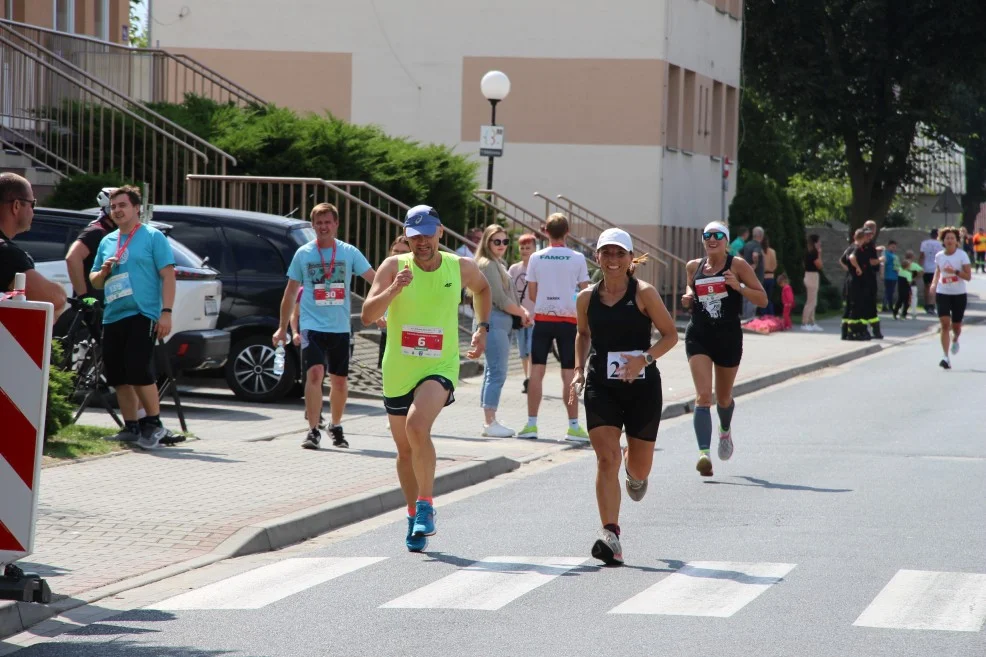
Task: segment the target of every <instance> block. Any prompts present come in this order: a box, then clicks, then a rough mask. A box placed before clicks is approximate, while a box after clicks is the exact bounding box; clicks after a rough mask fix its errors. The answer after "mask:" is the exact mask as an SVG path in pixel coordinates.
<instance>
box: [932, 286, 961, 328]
mask: <svg viewBox="0 0 986 657" xmlns="http://www.w3.org/2000/svg"><path fill="white" fill-rule="evenodd" d="M968 301H969V297H968V295H966V294H944V293H942V292H939V293H938V294H937V295H936V296H935V305H936V306H938V316H939V317H951V318H952V323H953V324H961V323H962V318H963V317H965V307H966V304H967V303H968Z"/></svg>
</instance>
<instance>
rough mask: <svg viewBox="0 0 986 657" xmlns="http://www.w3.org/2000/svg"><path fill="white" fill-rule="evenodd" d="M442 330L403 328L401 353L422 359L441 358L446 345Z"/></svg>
mask: <svg viewBox="0 0 986 657" xmlns="http://www.w3.org/2000/svg"><path fill="white" fill-rule="evenodd" d="M444 337H445V336H444V335H443V332H442V329H440V328H436V327H434V326H404V327H402V328H401V353H403V354H404V355H405V356H418V357H421V358H441V356H442V344H443V343H444Z"/></svg>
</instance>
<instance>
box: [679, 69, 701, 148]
mask: <svg viewBox="0 0 986 657" xmlns="http://www.w3.org/2000/svg"><path fill="white" fill-rule="evenodd" d="M695 82H696V80H695V71H688V70H686V71H685V85H684V89H683V91H682V95H683V98H682V100H683V102H682V104H681V105H682V107H681V114H682V116H681V132H682V137H681V149H682V150H685V151H694V150H695V120H696V118H697V114H698V110H697V108H696V107H695V99H696V88H695Z"/></svg>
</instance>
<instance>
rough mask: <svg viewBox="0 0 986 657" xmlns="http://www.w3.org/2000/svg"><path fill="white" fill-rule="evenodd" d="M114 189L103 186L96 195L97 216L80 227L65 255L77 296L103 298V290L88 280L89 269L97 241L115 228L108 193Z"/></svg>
mask: <svg viewBox="0 0 986 657" xmlns="http://www.w3.org/2000/svg"><path fill="white" fill-rule="evenodd" d="M114 191H116V188H114V187H104V188H103V189H102V190H101V191H100V192H99V196H97V197H96V201H97V202H98V203H99V207H100V212H99V218H98V219H96V220H95V221H93V222H92V223H91V224H89V225H88V226H86V227H85V228H83V229H82V232H80V233H79V236H78V237H76V238H75V241H74V242H72V246H71V247H69V250H68V254H67V255H66V256H65V264H66V266H67V267H68V277H69V279H71V281H72V289H73V290H74V291H75V296H77V297H81V296H90V297H95V298H97V299H99V300H100V301H102V299H103V291H102V290H97V289H95V288H93V286H92V283H91V282H90V281H89V271H90V270H91V269H92V263H93V262H94V261H95V260H96V249H98V248H99V243H100V242H101V241H102V239H103V238H104V237H106V235H107V234H109V233H111V232H113V231H114V230H116V223H114V222H113V219H112V218H111V217H110V213H109V205H110V194H112V193H113V192H114Z"/></svg>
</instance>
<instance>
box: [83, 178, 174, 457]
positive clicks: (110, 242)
mask: <svg viewBox="0 0 986 657" xmlns="http://www.w3.org/2000/svg"><path fill="white" fill-rule="evenodd" d="M140 205H141V198H140V191H139V190H138V189H137V188H136V187H130V186H127V187H120V188H119V189H117V190H116V191H115V192H113V194H112V196H110V208H109V210H110V215H111V216H112V218H113V221H114V222H115V223H116V225H117V230H114V231H113V232H112V233H109V234H107V235H106V236H105V237H104V238H103V239H102V240H101V241H100V242H99V247H98V248H97V249H96V257H95V259H94V260H93V263H92V272H91V273H90V274H89V280H90V282H91V283H92V286H93V288H95V289H97V290H100V289H101V290H103V293H104V298H103V303H104V305H105V310H104V311H103V365H104V368H105V372H106V382H107V383H109V384H110V385H111V386H114V387H115V388H116V396H117V399H118V400H119V402H120V412H121V414H122V415H123V419H124V421H125V425H124V427H123V429H122V430H121V431H120V433H118V434H117V435H116V436H115V437H114V438H115V439H116V440H125V441H136V442H137V445H138V446H139V447H142V448H144V449H156V448H157V447H158V446H159V445H160V444H161V442H162V440H163V441H165V442H167V441H169V440H171V439H173V438H174V437H175V436H174V434H172V433H171V432H170V431H168V430H167V429H165V428H164V427H163V426H162V425H161V418H160V413H161V408H160V405H159V404H158V390H157V374H156V373H155V371H154V343H155V342H156V340H157V339H158V338H161V339H164V338H165V337H167V335H168V334H169V333H171V306H172V304H174V301H175V256H174V253H172V251H171V245H170V244H168V238H167V237H165V235H164V233H162V232H161V231H159V230H157V229H156V228H152V227H150V226H146V225H144V224H141V223H140ZM138 400H139V402H140V403H141V404H142V405H143V406H144V410H145V411H146V412H147V416H146V417H143V418H140V419H139V420H138V419H137V409H138V406H137V404H138Z"/></svg>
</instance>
